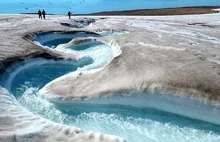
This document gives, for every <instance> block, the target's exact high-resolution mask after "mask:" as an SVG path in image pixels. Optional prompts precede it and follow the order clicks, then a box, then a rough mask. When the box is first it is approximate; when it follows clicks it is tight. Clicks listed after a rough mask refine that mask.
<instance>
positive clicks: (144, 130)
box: [1, 33, 220, 142]
mask: <svg viewBox="0 0 220 142" xmlns="http://www.w3.org/2000/svg"><path fill="white" fill-rule="evenodd" d="M104 35H109V34H104ZM113 35H114V34H113ZM81 36H82V37H89V36H94V35H90V34H85V33H77V34H75V35H65V34H63V35H56V33H50V35H44V36H41V37H38V38H36V40H37V42H38V44H41V45H42V46H47V47H45V48H53V50H56V47H57V46H58V45H60V44H64V43H66V42H69V41H70V40H71V39H72V38H75V37H81ZM69 50H72V51H73V52H74V53H76V54H78V55H80V57H82V58H81V59H79V60H77V61H76V60H57V61H55V60H47V59H42V58H37V59H30V60H26V61H23V62H18V63H16V64H14V65H12V66H11V67H9V68H8V69H7V71H6V72H5V73H4V75H2V76H1V85H2V86H3V87H4V88H6V89H7V90H9V91H10V92H11V93H12V94H13V95H14V96H15V98H16V99H17V101H18V102H19V103H20V104H21V105H22V106H23V107H25V108H26V109H28V110H29V111H31V112H33V113H34V114H36V115H39V116H41V117H44V118H46V119H48V120H52V121H54V122H57V123H61V124H66V125H69V126H76V127H79V128H81V129H83V130H85V131H95V132H100V133H103V134H111V135H116V136H119V137H122V138H124V139H125V140H127V141H128V142H148V141H149V142H176V141H178V142H186V141H190V142H219V141H220V126H219V125H216V124H212V123H208V122H204V121H200V120H196V119H191V118H188V117H185V116H181V115H177V114H173V113H169V112H166V111H161V110H158V109H155V108H151V107H135V106H129V105H123V103H121V104H120V102H123V101H126V100H123V99H122V98H117V97H116V98H115V99H114V98H112V100H111V102H117V103H116V104H114V103H106V104H105V103H103V104H102V103H95V101H94V102H93V103H88V104H87V103H84V102H83V103H74V102H72V103H71V102H67V103H57V104H56V103H51V102H49V101H48V100H47V99H44V98H42V97H41V95H40V94H39V93H38V91H39V89H41V88H42V87H43V86H45V85H46V84H47V83H49V82H50V81H52V80H54V79H56V78H58V77H61V76H62V75H65V74H67V73H70V72H74V71H80V70H81V71H82V70H84V71H85V70H91V69H97V68H101V67H103V66H105V65H106V64H108V63H109V62H110V61H111V59H112V58H113V52H112V48H111V47H110V46H109V45H107V44H105V43H102V42H99V41H86V42H85V43H81V44H78V45H74V46H71V47H69ZM130 100H131V101H132V100H134V101H136V100H135V98H133V97H130V99H129V98H128V99H127V101H128V102H129V101H130ZM141 100H142V101H143V99H141V98H140V100H138V99H137V101H141ZM96 101H97V100H96ZM100 101H102V99H100V100H98V101H97V102H100ZM103 101H105V99H103ZM142 103H143V102H142ZM150 103H152V102H149V104H150ZM137 104H138V102H137ZM140 104H141V102H140ZM158 105H160V104H158Z"/></svg>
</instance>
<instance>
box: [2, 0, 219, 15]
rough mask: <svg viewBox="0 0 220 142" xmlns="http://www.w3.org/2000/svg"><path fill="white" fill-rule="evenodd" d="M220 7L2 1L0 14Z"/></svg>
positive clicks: (150, 0)
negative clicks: (41, 10)
mask: <svg viewBox="0 0 220 142" xmlns="http://www.w3.org/2000/svg"><path fill="white" fill-rule="evenodd" d="M186 6H220V0H32V1H30V0H6V1H5V0H0V13H34V12H36V11H38V10H39V9H43V8H44V9H45V10H46V12H47V13H51V14H66V13H67V12H68V11H69V10H70V11H71V12H72V13H74V14H80V13H81V14H85V13H94V12H100V11H116V10H132V9H155V8H174V7H186Z"/></svg>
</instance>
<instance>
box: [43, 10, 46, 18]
mask: <svg viewBox="0 0 220 142" xmlns="http://www.w3.org/2000/svg"><path fill="white" fill-rule="evenodd" d="M42 15H43V18H44V19H45V18H46V12H45V11H44V10H43V11H42Z"/></svg>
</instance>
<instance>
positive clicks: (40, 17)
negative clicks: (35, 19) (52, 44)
mask: <svg viewBox="0 0 220 142" xmlns="http://www.w3.org/2000/svg"><path fill="white" fill-rule="evenodd" d="M38 16H39V19H42V13H41V11H40V10H39V11H38Z"/></svg>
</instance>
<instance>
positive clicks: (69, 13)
mask: <svg viewBox="0 0 220 142" xmlns="http://www.w3.org/2000/svg"><path fill="white" fill-rule="evenodd" d="M71 15H72V13H71V12H70V11H69V12H68V16H69V19H71Z"/></svg>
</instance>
